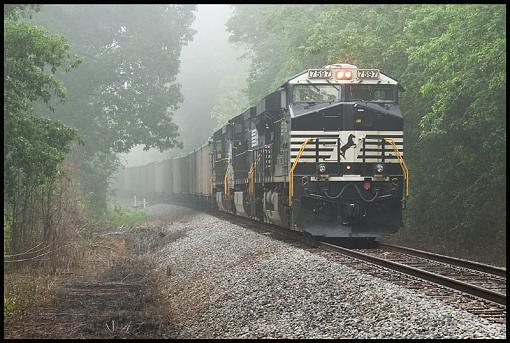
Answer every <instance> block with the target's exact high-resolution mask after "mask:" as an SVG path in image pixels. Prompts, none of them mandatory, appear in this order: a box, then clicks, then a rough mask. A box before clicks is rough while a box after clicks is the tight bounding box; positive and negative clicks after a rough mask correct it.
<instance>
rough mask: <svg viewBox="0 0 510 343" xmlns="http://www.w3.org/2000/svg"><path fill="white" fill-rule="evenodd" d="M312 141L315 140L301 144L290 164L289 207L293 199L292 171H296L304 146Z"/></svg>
mask: <svg viewBox="0 0 510 343" xmlns="http://www.w3.org/2000/svg"><path fill="white" fill-rule="evenodd" d="M314 139H315V138H307V139H305V141H304V142H303V144H301V148H299V152H298V154H297V156H296V159H295V160H294V163H293V164H292V167H291V168H290V171H289V206H292V198H293V197H294V169H296V166H297V164H298V162H299V159H300V158H301V155H303V152H304V150H305V147H306V145H307V144H308V142H310V141H312V140H314Z"/></svg>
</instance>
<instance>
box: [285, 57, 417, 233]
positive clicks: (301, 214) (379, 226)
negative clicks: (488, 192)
mask: <svg viewBox="0 0 510 343" xmlns="http://www.w3.org/2000/svg"><path fill="white" fill-rule="evenodd" d="M284 86H285V88H286V90H287V94H288V96H287V98H288V109H289V121H290V126H291V130H290V152H289V153H290V162H291V163H290V165H291V168H290V170H289V200H288V201H289V206H290V207H291V208H292V223H291V228H292V229H294V230H299V231H306V232H309V233H311V234H312V235H315V236H333V237H378V236H383V235H387V234H389V233H392V232H395V231H397V230H398V228H399V226H400V223H401V218H402V208H403V207H404V204H405V198H406V194H407V168H406V167H405V163H404V161H403V117H402V113H401V112H400V109H399V106H398V91H399V88H400V89H401V87H400V86H399V85H398V83H397V81H395V80H393V79H391V78H390V77H388V76H386V75H384V74H382V73H381V72H380V71H379V70H377V69H358V68H357V67H356V66H353V65H350V64H334V65H329V66H325V67H323V68H322V69H310V70H306V71H304V72H302V73H300V74H298V75H296V76H294V77H293V78H291V79H289V80H288V81H287V82H286V83H285V85H284Z"/></svg>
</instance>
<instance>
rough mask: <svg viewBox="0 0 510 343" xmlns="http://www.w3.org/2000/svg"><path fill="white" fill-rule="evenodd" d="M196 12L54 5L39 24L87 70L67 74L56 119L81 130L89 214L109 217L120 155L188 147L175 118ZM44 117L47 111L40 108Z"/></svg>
mask: <svg viewBox="0 0 510 343" xmlns="http://www.w3.org/2000/svg"><path fill="white" fill-rule="evenodd" d="M193 10H194V6H183V5H151V6H147V5H120V6H119V5H100V6H91V5H72V6H70V5H52V6H42V8H41V11H40V12H39V13H37V15H35V16H34V18H33V21H34V22H36V23H38V24H40V25H42V26H44V27H46V28H48V29H51V30H54V31H57V32H61V33H63V34H64V35H65V36H66V37H67V38H68V39H69V41H70V45H71V46H72V48H71V49H72V50H73V51H74V52H76V53H79V54H80V55H81V56H83V63H82V65H80V68H78V69H77V70H76V71H75V72H73V73H72V74H67V75H66V74H59V76H60V77H61V79H62V80H63V82H64V84H65V86H66V89H67V91H68V94H67V96H66V103H65V104H58V105H54V107H55V111H54V113H52V114H51V115H50V117H51V118H55V119H59V120H61V121H62V122H64V123H66V124H67V125H70V126H72V127H74V128H76V129H77V130H78V132H79V134H80V136H81V137H82V139H83V142H84V145H83V146H82V147H80V149H79V151H78V155H79V164H80V168H79V171H80V184H81V189H82V193H83V200H84V205H85V209H86V210H87V212H88V213H89V214H90V215H93V216H95V217H100V216H102V215H104V213H105V211H106V202H107V195H108V185H109V179H110V178H111V176H112V175H113V174H114V173H115V170H116V168H117V166H118V164H119V162H118V158H117V156H116V153H121V152H128V151H129V150H130V149H131V148H132V147H134V146H136V145H138V144H143V145H144V149H145V150H148V149H150V148H158V149H159V150H160V151H163V150H166V149H169V148H172V147H178V146H181V142H180V141H179V140H178V131H177V129H178V127H177V125H176V124H175V123H174V122H173V113H174V112H175V111H176V110H177V108H178V106H179V104H180V103H181V102H182V95H181V93H180V85H179V84H177V83H176V75H177V73H178V71H179V65H180V61H179V56H180V51H181V49H182V47H183V45H185V44H186V43H187V42H188V41H189V40H190V39H191V37H192V35H193V30H191V28H190V25H191V22H192V21H193V19H194V15H193ZM37 109H38V110H39V107H38V108H37Z"/></svg>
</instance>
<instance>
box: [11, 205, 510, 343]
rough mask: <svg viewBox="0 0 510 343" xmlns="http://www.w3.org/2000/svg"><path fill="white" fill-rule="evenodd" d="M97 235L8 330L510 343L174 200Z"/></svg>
mask: <svg viewBox="0 0 510 343" xmlns="http://www.w3.org/2000/svg"><path fill="white" fill-rule="evenodd" d="M146 210H147V212H148V213H149V214H150V218H151V219H150V220H149V221H148V222H147V223H145V224H143V225H135V226H133V227H131V228H124V229H123V230H117V231H108V232H102V231H98V232H97V233H95V235H94V237H95V238H94V241H93V243H91V244H90V243H89V245H94V246H93V247H91V248H90V250H87V251H88V252H89V253H88V254H85V255H84V257H83V263H82V264H81V269H76V270H73V271H71V272H72V273H71V274H69V275H66V277H65V278H63V279H62V280H61V281H60V283H59V285H58V286H55V288H56V290H55V291H54V292H53V293H52V295H51V296H50V297H48V299H47V301H46V302H44V303H41V304H38V305H37V307H36V308H35V310H33V311H30V312H29V313H27V314H25V315H24V316H18V317H17V318H15V319H16V320H13V321H11V322H10V323H8V325H7V326H6V329H5V330H6V331H5V333H6V337H11V338H14V337H32V338H36V337H37V338H113V337H118V338H505V337H506V326H505V325H502V324H495V323H489V322H488V321H486V320H485V319H483V318H480V317H477V316H475V315H472V314H470V313H468V312H466V311H462V310H460V309H457V308H455V307H452V306H450V305H448V304H446V303H444V302H442V301H440V300H437V299H434V298H431V297H429V296H427V295H425V294H423V293H420V292H414V291H413V290H410V289H406V288H404V287H400V286H398V285H396V284H392V283H391V282H388V281H385V280H382V279H379V278H376V277H372V276H370V275H368V274H366V273H363V272H361V271H359V270H354V269H351V268H349V267H347V266H345V265H343V264H342V263H340V262H335V260H334V259H331V258H329V257H328V254H323V253H320V252H319V250H318V249H316V248H313V247H307V246H305V245H301V244H300V243H297V242H292V241H286V240H282V239H274V237H272V235H271V234H270V233H269V232H264V230H259V231H253V230H250V229H247V228H245V227H242V226H240V225H237V224H234V223H232V222H229V221H225V220H224V219H220V218H218V217H214V216H212V215H210V214H205V213H198V212H195V211H193V210H189V209H183V208H180V207H176V206H172V205H154V206H150V207H149V208H147V209H146Z"/></svg>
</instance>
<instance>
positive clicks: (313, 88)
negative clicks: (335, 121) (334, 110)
mask: <svg viewBox="0 0 510 343" xmlns="http://www.w3.org/2000/svg"><path fill="white" fill-rule="evenodd" d="M338 99H340V86H333V85H319V84H313V85H312V84H308V85H296V86H294V92H293V101H294V102H295V103H296V102H332V101H336V100H338Z"/></svg>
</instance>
